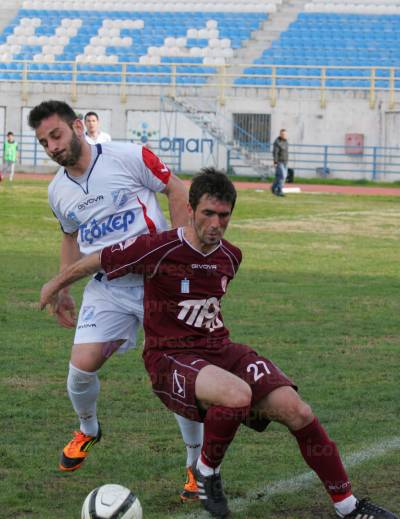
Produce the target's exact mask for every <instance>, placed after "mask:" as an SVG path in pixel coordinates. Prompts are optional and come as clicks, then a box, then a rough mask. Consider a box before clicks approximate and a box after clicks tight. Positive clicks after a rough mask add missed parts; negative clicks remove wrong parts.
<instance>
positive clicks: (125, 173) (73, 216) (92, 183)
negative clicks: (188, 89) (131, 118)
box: [49, 142, 171, 255]
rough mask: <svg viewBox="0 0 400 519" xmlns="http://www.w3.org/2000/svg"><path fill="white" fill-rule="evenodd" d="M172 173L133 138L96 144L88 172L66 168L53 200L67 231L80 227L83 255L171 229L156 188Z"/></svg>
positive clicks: (161, 187) (52, 188) (51, 193)
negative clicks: (79, 173) (80, 173)
mask: <svg viewBox="0 0 400 519" xmlns="http://www.w3.org/2000/svg"><path fill="white" fill-rule="evenodd" d="M170 175H171V172H170V170H169V169H168V167H167V166H165V164H163V163H162V162H161V160H160V159H159V158H158V157H157V156H156V155H154V153H153V152H151V151H150V150H149V149H147V148H145V147H142V146H138V145H136V144H132V143H129V144H127V143H115V142H112V143H106V144H101V145H100V144H97V145H96V146H92V162H91V165H90V167H89V169H88V171H87V172H86V173H85V174H84V175H83V176H82V177H73V176H70V175H69V173H68V171H67V170H66V169H65V168H60V170H59V171H58V173H57V174H56V176H55V178H54V180H53V181H52V182H51V184H50V185H49V203H50V207H51V208H52V210H53V212H54V214H55V215H56V217H57V218H58V220H59V222H60V225H61V227H62V229H63V231H64V232H65V233H68V234H72V233H74V232H76V231H78V236H77V240H78V244H79V248H80V251H81V253H82V254H84V255H86V254H90V253H92V252H95V251H97V250H100V249H102V248H103V247H106V246H107V245H110V244H112V243H116V242H119V241H121V240H126V239H127V238H130V237H133V236H138V235H140V234H143V233H152V232H156V231H162V230H164V229H166V228H167V224H166V221H165V218H164V216H163V213H162V211H161V209H160V207H159V204H158V201H157V198H156V192H161V191H163V190H164V189H165V187H166V185H167V183H168V180H169V178H170Z"/></svg>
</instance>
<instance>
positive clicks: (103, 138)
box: [85, 132, 111, 144]
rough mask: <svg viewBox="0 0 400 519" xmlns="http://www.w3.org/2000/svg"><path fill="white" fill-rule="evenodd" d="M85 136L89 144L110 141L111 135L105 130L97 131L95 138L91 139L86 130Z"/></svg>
mask: <svg viewBox="0 0 400 519" xmlns="http://www.w3.org/2000/svg"><path fill="white" fill-rule="evenodd" d="M85 138H86V140H87V142H88V143H89V144H104V143H106V142H111V137H110V135H108V133H106V132H99V134H98V135H97V137H96V139H93V138H92V137H90V135H89V134H88V133H87V132H85Z"/></svg>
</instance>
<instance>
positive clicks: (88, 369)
mask: <svg viewBox="0 0 400 519" xmlns="http://www.w3.org/2000/svg"><path fill="white" fill-rule="evenodd" d="M29 125H30V126H31V128H33V129H34V130H35V133H36V137H37V138H38V140H39V142H40V144H41V145H42V146H43V148H44V149H45V151H46V153H47V155H48V156H49V157H50V158H51V159H53V160H55V161H56V162H57V163H58V164H60V165H61V168H60V169H59V171H58V172H57V174H56V176H55V178H54V179H53V180H52V182H51V183H50V185H49V203H50V206H51V209H52V210H53V213H54V214H55V216H56V218H57V219H58V221H59V223H60V226H61V230H62V233H63V234H62V242H61V253H60V256H61V257H60V271H61V270H63V269H65V268H66V267H67V266H68V265H70V264H71V263H73V262H74V261H76V260H77V259H79V258H80V257H81V256H82V255H83V256H84V255H87V254H90V253H92V252H95V251H97V250H100V249H102V248H103V247H105V246H107V245H110V244H113V243H116V242H120V241H121V240H126V239H129V238H132V239H133V238H135V237H136V236H139V235H141V234H145V233H147V234H151V233H154V232H157V231H161V230H164V229H165V228H166V226H167V224H166V220H165V218H164V216H163V213H162V211H161V209H160V207H159V205H158V201H157V198H156V193H157V192H160V193H164V194H165V195H166V196H167V198H168V203H169V213H170V217H171V222H172V225H173V226H174V227H176V226H179V225H183V224H184V223H186V219H187V211H186V204H187V190H186V188H185V186H184V184H183V183H182V181H181V180H179V179H178V178H177V177H176V176H175V175H173V174H172V173H171V171H170V170H169V168H168V167H167V166H166V165H165V164H163V162H161V160H160V159H159V158H158V157H157V156H156V155H154V153H153V152H151V151H150V150H149V149H148V148H146V147H142V146H139V145H136V144H132V143H111V142H110V143H105V144H96V145H94V146H92V145H90V144H89V143H88V142H87V141H86V139H85V129H84V126H83V123H82V121H81V120H80V119H79V118H78V117H77V115H76V114H75V112H74V111H73V109H72V108H71V107H70V106H69V105H68V104H66V103H64V102H62V101H45V102H42V103H41V104H39V105H38V106H36V107H35V108H33V109H32V110H31V112H30V114H29ZM53 311H54V314H55V316H56V318H57V320H58V322H59V324H61V325H62V326H65V327H67V328H73V327H75V325H76V332H75V339H74V344H73V347H72V353H71V361H70V365H69V373H68V380H67V388H68V394H69V397H70V400H71V403H72V405H73V408H74V410H75V412H76V413H77V415H78V417H79V420H80V431H78V432H76V433H75V434H74V437H73V439H72V440H71V441H70V442H69V443H68V444H67V445H66V446H65V448H64V449H63V452H62V455H61V461H60V469H61V470H63V471H73V470H76V469H77V468H79V467H80V466H81V464H82V462H83V461H84V460H85V458H86V457H87V455H88V453H89V450H90V449H91V447H92V446H93V445H95V444H96V443H97V442H98V441H99V440H100V438H101V430H100V426H99V422H98V419H97V412H96V400H97V396H98V394H99V390H100V382H99V378H98V374H97V372H98V370H99V369H100V368H101V366H102V365H103V364H104V362H105V361H106V360H107V358H108V357H109V356H110V355H112V353H113V352H114V351H116V350H119V351H121V350H125V349H127V348H129V347H133V346H135V340H136V330H137V328H138V326H139V325H140V324H141V323H142V320H143V279H142V276H138V275H135V274H132V275H131V274H129V275H128V276H125V277H124V278H121V279H118V280H117V281H116V282H115V283H114V282H109V281H107V279H106V276H103V273H102V272H98V273H97V274H96V275H95V276H94V278H93V279H92V280H91V281H90V282H89V283H88V285H87V286H86V288H85V291H84V294H83V300H82V306H81V309H80V312H79V316H78V320H77V323H75V303H74V300H73V298H72V297H71V296H70V294H69V291H68V288H67V289H65V290H63V291H62V292H61V293H60V294H59V297H58V299H57V301H56V302H55V304H54V306H53ZM176 419H177V421H178V423H179V426H180V429H181V433H182V437H183V440H184V442H185V444H186V447H187V453H188V457H187V464H186V466H187V467H190V464H191V462H192V461H193V459H195V458H196V456H197V455H198V453H199V451H200V446H201V443H202V435H203V432H202V428H201V426H200V425H199V424H198V423H196V422H191V421H189V420H187V419H185V418H183V417H181V416H177V415H176ZM197 497H198V495H197V487H196V482H195V480H194V479H193V477H192V474H191V472H190V469H188V471H187V481H186V484H185V487H184V489H183V492H182V493H181V498H182V499H183V500H187V499H196V498H197Z"/></svg>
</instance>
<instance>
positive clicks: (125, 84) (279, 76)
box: [0, 61, 400, 108]
mask: <svg viewBox="0 0 400 519" xmlns="http://www.w3.org/2000/svg"><path fill="white" fill-rule="evenodd" d="M246 69H252V72H251V73H247V72H246ZM242 70H244V71H245V72H241V71H242ZM238 71H239V72H238ZM4 81H8V82H10V81H11V82H16V83H20V84H21V95H22V97H23V98H27V96H28V94H29V86H30V85H31V84H33V83H38V82H40V83H43V82H46V83H47V84H49V83H60V82H67V83H69V84H70V88H71V96H72V99H73V100H76V98H77V96H78V94H79V88H80V87H81V86H82V85H89V84H90V85H93V84H94V85H110V84H111V85H116V86H117V87H118V88H119V90H120V96H121V100H122V101H126V98H127V91H128V88H129V86H133V85H136V86H138V85H139V86H140V85H145V86H151V85H153V86H158V87H160V88H161V89H162V90H163V92H164V93H165V94H169V95H172V96H176V95H177V94H178V93H179V90H180V89H182V88H187V87H190V88H202V89H203V90H207V89H211V91H212V95H214V96H215V95H217V96H218V97H219V99H220V100H222V101H223V100H224V98H225V97H226V96H227V95H231V89H232V88H233V87H236V88H241V89H250V88H251V89H254V88H257V89H258V90H260V91H265V92H267V93H268V95H269V97H270V102H271V104H272V105H274V104H275V103H276V101H277V95H278V91H279V89H280V88H285V89H291V90H293V89H297V90H298V89H302V90H303V89H305V90H314V91H318V92H319V96H320V104H321V106H325V104H326V102H327V97H326V96H327V93H328V92H330V91H338V90H339V91H344V90H357V91H363V92H366V93H368V97H369V104H370V106H371V108H373V107H374V106H375V103H376V95H377V92H386V93H387V94H388V96H389V107H390V108H393V107H394V106H395V103H396V97H397V95H398V93H399V91H400V67H379V66H376V67H354V66H341V65H335V66H334V65H331V66H325V65H287V64H286V65H260V64H250V63H247V64H240V65H238V64H236V65H234V66H233V65H211V66H205V65H203V64H196V63H162V64H159V65H147V64H141V63H117V64H114V65H110V64H108V65H105V64H104V65H102V64H100V63H99V64H86V63H80V62H68V61H62V62H61V61H60V62H54V63H45V62H38V61H12V62H2V61H0V82H4Z"/></svg>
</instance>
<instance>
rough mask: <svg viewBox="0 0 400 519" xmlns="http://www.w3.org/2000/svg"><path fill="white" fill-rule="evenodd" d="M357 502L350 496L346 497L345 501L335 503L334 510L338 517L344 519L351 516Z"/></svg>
mask: <svg viewBox="0 0 400 519" xmlns="http://www.w3.org/2000/svg"><path fill="white" fill-rule="evenodd" d="M357 502H358V501H357V499H356V498H355V497H354V496H353V495H351V496H349V497H346V499H343V501H339V502H338V503H335V510H336V512H337V513H338V515H339V516H340V517H345V516H346V515H348V514H351V512H352V511H353V510H354V509H355V508H356V506H357Z"/></svg>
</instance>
